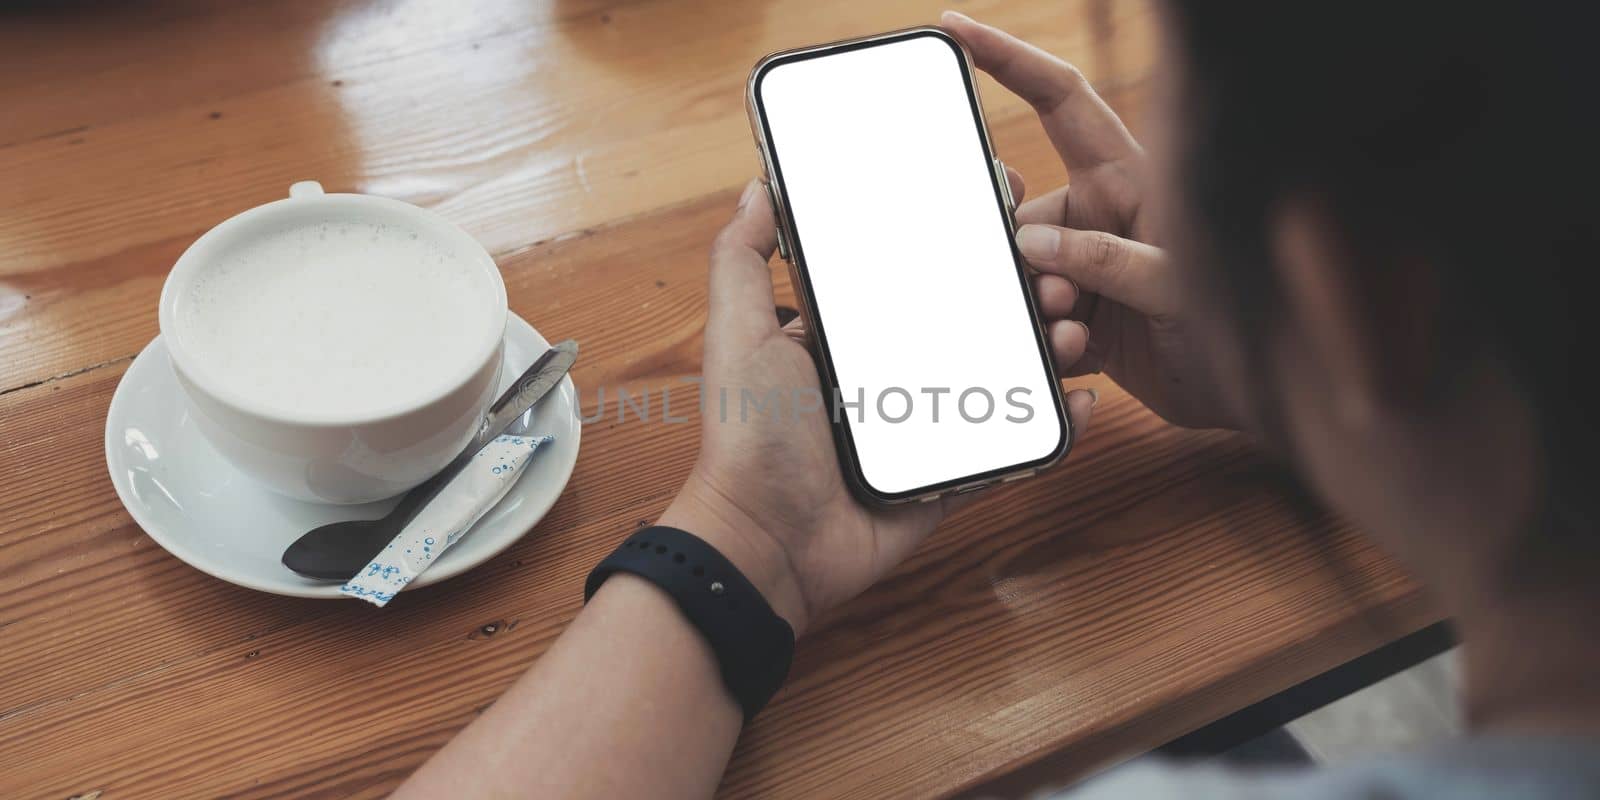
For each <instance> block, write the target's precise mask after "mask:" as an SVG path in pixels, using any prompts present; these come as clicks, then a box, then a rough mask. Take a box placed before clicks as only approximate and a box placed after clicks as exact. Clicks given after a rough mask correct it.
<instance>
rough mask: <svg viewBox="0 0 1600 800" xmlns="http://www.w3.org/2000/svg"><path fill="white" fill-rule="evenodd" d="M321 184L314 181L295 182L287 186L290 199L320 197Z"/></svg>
mask: <svg viewBox="0 0 1600 800" xmlns="http://www.w3.org/2000/svg"><path fill="white" fill-rule="evenodd" d="M322 193H323V192H322V184H320V183H317V182H316V181H297V182H295V183H293V184H290V186H289V196H290V197H321V196H322Z"/></svg>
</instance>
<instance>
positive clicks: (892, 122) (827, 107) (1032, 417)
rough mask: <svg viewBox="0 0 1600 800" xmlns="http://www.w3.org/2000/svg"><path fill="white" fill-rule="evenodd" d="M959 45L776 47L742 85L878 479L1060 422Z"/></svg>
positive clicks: (937, 466) (984, 450) (980, 461)
mask: <svg viewBox="0 0 1600 800" xmlns="http://www.w3.org/2000/svg"><path fill="white" fill-rule="evenodd" d="M959 59H960V55H959V54H958V52H957V51H956V50H955V48H954V47H953V46H952V45H951V44H950V43H949V42H947V41H946V40H944V39H942V38H937V37H935V36H933V35H921V36H916V37H914V38H909V39H902V40H897V41H891V42H890V43H887V44H881V45H875V46H869V47H864V48H861V49H855V50H845V51H840V52H835V53H832V54H828V55H824V56H819V57H814V58H809V59H804V60H797V61H781V60H780V61H778V62H776V63H775V64H773V65H770V66H768V67H767V68H766V69H765V71H764V74H763V75H761V76H760V77H759V78H758V81H757V86H756V92H757V97H758V105H759V107H760V110H761V111H762V112H763V113H764V115H765V120H766V127H767V133H768V137H769V139H768V142H769V145H770V146H771V149H772V152H773V159H774V162H775V166H776V169H777V173H778V179H779V180H780V181H781V183H782V185H783V187H784V190H785V192H786V197H787V201H788V204H789V208H790V210H791V213H792V215H793V219H794V231H793V234H794V239H795V240H796V241H797V242H798V250H799V257H800V258H802V259H803V264H804V266H805V269H806V273H807V274H808V276H809V280H810V283H811V287H812V294H813V298H814V300H815V306H814V308H813V311H814V313H815V314H816V316H817V318H818V320H819V322H820V325H821V328H822V332H823V335H824V337H825V339H826V344H827V356H828V357H829V358H830V359H831V362H832V364H833V370H834V377H835V380H836V381H837V383H838V388H839V400H840V401H841V402H842V405H841V406H840V410H839V411H838V414H839V415H840V416H842V417H844V418H845V419H846V420H847V426H848V430H849V433H850V436H851V439H852V440H853V441H854V444H855V449H856V454H857V457H858V459H859V462H860V466H861V472H862V476H863V477H864V478H865V479H866V481H867V483H868V484H870V486H871V487H872V488H873V489H876V490H877V491H878V492H879V493H883V494H903V493H909V492H916V491H918V490H925V489H928V488H930V487H933V486H936V485H939V484H944V483H948V482H951V481H957V480H961V479H964V478H969V477H972V476H978V475H984V474H987V473H991V472H996V471H1000V470H1005V469H1008V468H1016V467H1019V466H1021V465H1024V464H1029V463H1032V462H1038V461H1041V460H1044V459H1047V458H1049V457H1050V456H1051V455H1052V454H1054V453H1055V452H1056V451H1057V449H1058V448H1060V447H1061V446H1063V444H1064V439H1065V435H1066V431H1065V430H1064V426H1063V423H1062V421H1061V419H1060V417H1059V415H1058V411H1057V407H1056V405H1055V400H1054V394H1053V393H1052V391H1051V389H1052V387H1051V386H1050V380H1051V378H1050V373H1049V372H1048V371H1047V369H1046V366H1045V362H1044V357H1045V356H1044V354H1043V352H1042V348H1041V346H1040V344H1039V339H1038V337H1037V335H1036V332H1035V330H1036V329H1035V327H1034V322H1033V319H1032V317H1031V316H1030V313H1029V308H1028V299H1027V296H1026V295H1025V294H1024V288H1023V282H1022V277H1021V274H1020V273H1019V271H1018V268H1017V265H1016V262H1015V260H1014V257H1013V254H1012V249H1011V243H1010V238H1009V233H1008V231H1007V226H1006V222H1005V217H1004V216H1003V213H1004V212H1003V211H1002V210H1001V207H1000V204H999V202H998V201H997V199H996V195H995V189H994V185H993V180H992V178H991V176H992V174H993V172H992V170H993V164H992V163H991V162H990V161H989V160H988V157H987V155H986V154H985V151H984V147H983V142H982V140H981V138H980V136H979V133H978V127H977V119H976V115H975V112H974V110H973V107H972V104H971V101H970V100H969V98H968V95H967V88H966V83H965V81H964V80H963V78H962V71H961V62H960V61H959ZM858 402H859V403H860V405H859V406H856V405H855V404H856V403H858Z"/></svg>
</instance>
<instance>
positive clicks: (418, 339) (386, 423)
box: [160, 182, 507, 503]
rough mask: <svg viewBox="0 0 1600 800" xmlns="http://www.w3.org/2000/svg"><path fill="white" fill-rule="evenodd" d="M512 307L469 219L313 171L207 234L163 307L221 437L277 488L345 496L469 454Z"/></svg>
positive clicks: (172, 341) (413, 477)
mask: <svg viewBox="0 0 1600 800" xmlns="http://www.w3.org/2000/svg"><path fill="white" fill-rule="evenodd" d="M506 313H507V312H506V295H505V285H504V283H503V282H502V281H501V278H500V273H499V271H498V269H497V268H496V267H495V265H494V261H493V259H491V258H490V257H489V255H488V253H487V252H486V251H484V249H483V248H482V246H481V245H479V244H478V243H477V242H475V241H474V240H473V239H472V238H471V237H470V236H468V235H467V234H466V233H465V232H463V231H461V230H460V229H459V228H457V227H455V226H454V225H452V224H451V223H449V222H447V221H446V220H444V219H443V218H441V217H438V216H437V215H435V214H432V213H431V212H428V211H424V210H422V209H420V208H417V207H415V206H412V205H409V204H406V203H402V202H399V201H395V200H389V199H386V198H379V197H371V196H366V195H357V194H324V193H323V192H322V190H321V187H320V186H319V185H317V184H314V183H309V182H307V183H300V184H295V186H294V187H292V190H291V196H290V198H289V199H286V200H279V201H276V202H273V203H268V204H267V205H264V206H259V207H257V208H253V209H250V210H249V211H245V212H243V213H241V214H239V215H237V216H235V217H233V218H231V219H229V220H227V221H225V222H223V223H222V224H220V225H218V226H217V227H216V228H213V229H212V230H211V231H209V232H207V233H206V234H205V235H203V236H201V237H200V239H199V240H198V241H196V242H195V243H194V244H193V245H191V246H190V248H189V249H188V250H187V251H185V253H184V254H183V256H182V257H181V258H179V260H178V263H177V265H175V266H174V267H173V270H172V272H171V274H169V275H168V277H167V282H166V285H165V287H164V288H163V290H162V296H161V308H160V318H161V332H162V337H163V339H164V340H165V342H166V345H167V349H168V352H169V353H170V354H171V359H172V365H173V370H174V373H175V374H176V376H177V378H178V383H179V385H180V386H182V388H183V390H184V393H185V395H186V396H187V398H188V401H189V403H190V405H191V409H192V411H193V412H194V414H193V416H194V419H195V421H196V423H197V425H198V427H199V429H200V430H201V432H202V433H203V434H204V435H205V436H206V438H207V439H208V440H210V441H211V443H212V444H213V445H214V446H216V448H217V449H218V450H219V451H220V452H221V453H222V454H223V455H224V456H225V457H227V458H228V459H229V460H230V461H231V462H232V463H233V464H234V465H236V466H238V467H239V468H240V469H241V470H242V471H243V472H245V473H246V474H248V475H250V476H251V477H253V478H255V479H256V480H259V481H260V482H262V483H263V484H265V485H266V486H268V487H269V488H272V489H274V490H276V491H279V492H281V493H283V494H287V495H290V496H292V497H295V498H298V499H302V500H310V501H317V502H330V503H359V502H367V501H371V500H377V499H381V498H383V497H387V496H390V495H394V494H397V493H399V492H401V491H404V490H405V489H408V488H410V487H411V486H414V485H416V484H417V483H420V482H421V481H423V480H425V479H427V478H428V477H429V476H430V475H432V474H433V473H434V472H437V471H438V470H439V469H440V468H442V467H443V466H444V465H445V464H446V463H448V462H449V460H450V459H451V458H452V457H454V456H455V454H456V453H457V452H458V451H459V450H460V449H461V448H462V447H463V446H464V445H465V444H466V442H467V441H468V439H470V438H471V437H472V435H473V434H475V433H476V431H477V426H478V424H479V422H480V420H481V416H482V413H483V411H484V409H485V408H487V406H488V404H489V403H490V401H491V400H492V399H493V396H494V392H495V389H496V388H497V384H498V380H499V374H500V369H501V363H500V362H501V355H502V350H503V339H504V333H505V322H506Z"/></svg>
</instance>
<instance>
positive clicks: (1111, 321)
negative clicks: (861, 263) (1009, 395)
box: [941, 11, 1236, 427]
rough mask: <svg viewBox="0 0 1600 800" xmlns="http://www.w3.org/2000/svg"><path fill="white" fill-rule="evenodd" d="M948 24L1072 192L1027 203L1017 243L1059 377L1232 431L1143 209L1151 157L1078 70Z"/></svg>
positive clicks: (1189, 422)
mask: <svg viewBox="0 0 1600 800" xmlns="http://www.w3.org/2000/svg"><path fill="white" fill-rule="evenodd" d="M941 22H942V25H943V27H944V28H945V29H946V30H948V31H949V32H950V33H952V34H954V35H955V36H956V37H957V38H959V39H960V40H961V41H962V43H963V44H965V45H966V47H967V50H968V52H970V53H971V54H972V59H973V62H974V63H975V64H976V65H977V67H978V68H979V69H981V70H983V71H984V72H987V73H989V75H991V76H993V77H994V79H995V80H996V81H999V82H1000V84H1001V85H1002V86H1004V87H1006V88H1007V89H1010V90H1011V91H1012V92H1014V93H1015V94H1017V95H1018V96H1019V97H1021V98H1022V99H1023V100H1026V101H1027V102H1028V103H1029V104H1030V105H1032V106H1033V107H1034V109H1035V110H1036V111H1037V112H1038V114H1039V120H1040V121H1041V122H1042V123H1043V124H1044V130H1045V133H1046V134H1047V135H1048V136H1049V137H1050V141H1051V142H1052V143H1053V144H1054V145H1055V148H1056V152H1058V153H1060V155H1061V159H1062V161H1063V162H1065V164H1066V167H1067V171H1068V173H1069V175H1070V179H1071V185H1070V187H1069V186H1062V187H1060V188H1058V189H1056V190H1054V191H1051V192H1048V193H1046V194H1044V195H1042V196H1040V197H1037V198H1035V199H1033V200H1029V201H1028V202H1026V203H1023V204H1022V205H1021V206H1020V207H1019V208H1018V209H1017V213H1016V217H1017V222H1018V223H1019V224H1020V225H1021V228H1020V229H1019V230H1018V232H1017V245H1018V248H1019V249H1020V250H1021V251H1022V254H1023V256H1024V257H1026V258H1027V259H1028V262H1029V263H1030V264H1031V265H1032V266H1033V267H1034V269H1036V270H1038V271H1039V273H1040V274H1039V275H1037V276H1036V277H1035V285H1034V288H1035V292H1036V295H1037V297H1038V299H1039V306H1040V310H1041V311H1042V312H1043V314H1044V316H1045V319H1046V321H1047V323H1048V324H1049V329H1050V342H1051V346H1052V347H1053V349H1054V350H1055V356H1056V361H1057V362H1058V364H1059V366H1060V368H1061V370H1062V372H1063V374H1066V375H1082V374H1085V373H1090V372H1099V371H1101V370H1104V371H1105V372H1107V373H1108V374H1110V375H1111V377H1112V378H1113V379H1115V380H1116V382H1117V383H1118V384H1119V385H1121V386H1122V387H1123V388H1124V389H1126V390H1127V391H1128V392H1129V393H1131V394H1132V395H1134V396H1135V397H1137V398H1139V400H1140V401H1141V402H1143V403H1144V404H1145V405H1147V406H1149V407H1150V408H1151V409H1152V410H1153V411H1155V412H1156V413H1157V414H1160V415H1161V416H1162V417H1164V418H1165V419H1167V420H1168V421H1170V422H1173V423H1176V424H1178V425H1185V426H1189V427H1236V426H1235V425H1234V424H1233V422H1232V414H1230V413H1229V411H1228V405H1227V402H1226V400H1225V398H1224V397H1223V394H1222V392H1221V391H1220V387H1219V385H1218V382H1217V379H1216V376H1215V374H1214V371H1213V370H1212V368H1211V366H1210V361H1209V360H1208V359H1207V358H1206V357H1205V356H1206V354H1205V353H1202V352H1200V351H1198V349H1197V347H1198V345H1199V340H1198V338H1197V336H1196V335H1195V332H1194V330H1193V328H1194V320H1193V316H1194V315H1193V312H1194V309H1192V308H1190V307H1189V306H1188V305H1187V302H1188V298H1187V297H1186V296H1185V292H1184V291H1183V287H1182V280H1181V276H1180V275H1179V274H1178V272H1177V268H1176V267H1175V265H1173V264H1172V262H1171V261H1169V260H1168V259H1167V256H1166V253H1165V252H1164V251H1163V250H1162V249H1161V248H1160V247H1158V246H1156V244H1155V242H1154V237H1153V234H1154V231H1153V230H1152V229H1153V228H1154V225H1153V224H1152V223H1151V220H1150V217H1151V215H1150V214H1148V213H1146V212H1145V208H1146V203H1145V194H1144V192H1145V186H1146V178H1147V174H1148V171H1149V168H1148V163H1147V159H1146V157H1145V152H1144V149H1143V148H1141V147H1140V146H1139V143H1138V142H1137V141H1135V140H1134V138H1133V135H1132V134H1130V133H1129V132H1128V129H1127V128H1126V127H1125V126H1124V125H1123V124H1122V120H1120V119H1118V118H1117V115H1116V112H1114V111H1112V110H1111V107H1110V106H1108V105H1106V103H1105V101H1104V100H1102V99H1100V96H1099V95H1097V94H1096V93H1095V91H1094V89H1093V88H1092V87H1091V86H1090V85H1089V82H1088V81H1087V80H1085V79H1084V77H1083V75H1082V74H1081V73H1079V72H1078V70H1077V69H1076V68H1075V67H1073V66H1072V65H1071V64H1068V63H1066V62H1065V61H1062V60H1061V59H1059V58H1056V57H1055V56H1052V55H1050V54H1049V53H1046V52H1045V51H1043V50H1040V49H1039V48H1037V47H1034V46H1033V45H1030V44H1028V43H1027V42H1024V41H1022V40H1020V39H1018V38H1016V37H1014V36H1012V35H1010V34H1008V33H1006V32H1004V31H1001V30H999V29H997V28H993V27H990V26H988V25H983V24H981V23H979V22H976V21H974V20H972V19H970V18H968V17H966V16H963V15H961V14H957V13H955V12H953V11H947V12H945V15H944V18H943V19H942V21H941Z"/></svg>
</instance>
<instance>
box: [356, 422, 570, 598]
mask: <svg viewBox="0 0 1600 800" xmlns="http://www.w3.org/2000/svg"><path fill="white" fill-rule="evenodd" d="M553 438H554V437H551V436H540V437H531V436H500V437H497V438H496V439H495V440H494V441H492V442H490V443H488V444H486V445H484V446H483V449H482V450H479V451H478V454H477V455H475V456H473V457H472V462H471V463H469V464H468V465H467V467H466V469H463V470H461V474H460V475H457V476H455V478H454V479H452V480H451V481H450V484H449V485H448V486H446V487H445V488H444V491H442V492H439V495H438V496H437V497H435V498H433V501H432V502H430V503H428V505H427V506H426V507H424V508H423V509H422V511H421V512H420V513H418V514H417V517H416V519H413V520H411V523H410V524H409V525H407V526H406V527H405V529H404V530H402V531H400V534H399V535H398V536H396V537H394V541H392V542H390V543H389V544H388V546H387V547H385V548H383V551H382V552H380V553H378V555H377V557H376V558H373V559H372V563H370V564H368V565H366V566H365V567H362V568H361V571H360V572H358V573H356V575H355V577H353V578H351V579H350V580H349V582H347V583H346V584H345V585H343V586H340V587H339V593H340V594H343V595H349V596H350V597H359V598H361V599H362V600H366V601H367V602H369V603H372V604H373V605H376V606H383V605H386V604H387V603H388V602H389V601H390V600H393V599H394V596H395V595H396V594H397V593H399V591H400V590H401V589H404V588H405V587H406V584H409V583H411V581H413V580H415V579H416V577H417V576H418V575H421V574H422V571H423V570H425V569H427V568H428V566H429V565H430V564H432V563H433V562H434V561H435V560H436V559H438V558H439V556H440V555H441V554H443V553H444V551H445V550H446V549H447V548H449V547H450V545H453V544H455V543H456V541H457V540H458V539H460V538H461V537H462V535H463V534H465V533H466V532H467V531H469V530H471V529H472V526H473V525H474V524H476V523H477V521H478V520H479V519H481V518H482V517H483V515H484V514H487V513H489V509H491V508H494V506H495V504H496V503H498V502H500V498H502V497H505V496H506V493H507V492H509V491H511V486H512V484H515V483H516V482H517V477H518V476H520V475H521V474H522V471H523V469H524V468H525V467H527V466H528V461H529V460H531V459H532V458H533V453H534V451H535V450H537V449H539V447H540V446H541V445H544V444H546V443H548V442H550V441H551V439H553Z"/></svg>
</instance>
